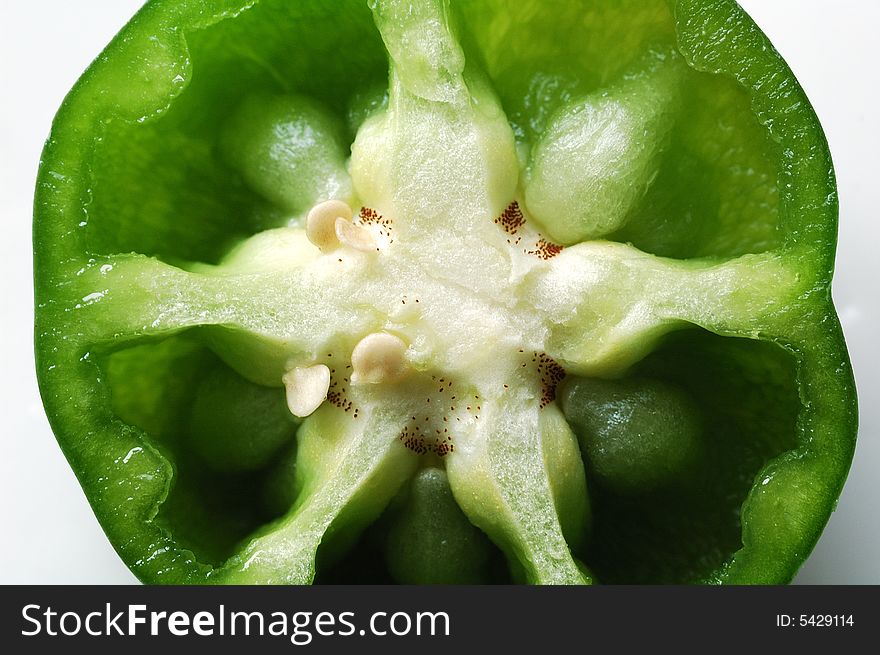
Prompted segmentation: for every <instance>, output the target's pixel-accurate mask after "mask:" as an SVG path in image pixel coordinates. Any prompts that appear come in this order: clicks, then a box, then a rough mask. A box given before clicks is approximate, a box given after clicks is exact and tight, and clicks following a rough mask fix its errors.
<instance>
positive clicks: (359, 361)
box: [351, 332, 410, 384]
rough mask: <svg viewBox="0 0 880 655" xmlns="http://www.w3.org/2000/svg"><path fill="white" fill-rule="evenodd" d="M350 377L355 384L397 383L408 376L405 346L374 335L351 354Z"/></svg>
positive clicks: (397, 340)
mask: <svg viewBox="0 0 880 655" xmlns="http://www.w3.org/2000/svg"><path fill="white" fill-rule="evenodd" d="M351 366H352V370H353V373H352V376H351V381H352V382H353V383H355V384H357V383H366V384H380V383H382V382H396V381H398V380H400V379H402V378H403V377H405V376H406V374H407V373H408V372H409V369H410V367H409V362H408V361H407V359H406V344H405V343H404V342H403V339H401V338H400V337H397V336H394V335H393V334H388V333H387V332H375V333H373V334H369V335H367V336H365V337H364V338H363V339H361V340H360V342H359V343H358V345H356V346H355V347H354V351H353V352H352V353H351Z"/></svg>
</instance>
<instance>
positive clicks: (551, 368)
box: [532, 353, 565, 409]
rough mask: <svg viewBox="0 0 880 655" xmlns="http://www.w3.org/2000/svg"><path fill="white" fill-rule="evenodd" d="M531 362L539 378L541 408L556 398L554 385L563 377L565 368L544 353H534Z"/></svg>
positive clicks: (557, 384)
mask: <svg viewBox="0 0 880 655" xmlns="http://www.w3.org/2000/svg"><path fill="white" fill-rule="evenodd" d="M532 362H533V363H534V364H535V366H536V367H537V369H538V375H539V376H540V378H541V404H540V406H541V409H544V408H545V407H546V406H547V405H549V404H550V403H552V402H553V401H554V400H556V387H557V386H559V383H560V382H562V379H563V378H564V377H565V369H564V368H562V366H560V365H559V363H558V362H557V361H556V360H555V359H553V358H552V357H550V356H549V355H547V354H546V353H534V354H533V355H532Z"/></svg>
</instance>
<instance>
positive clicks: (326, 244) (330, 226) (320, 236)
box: [306, 200, 351, 252]
mask: <svg viewBox="0 0 880 655" xmlns="http://www.w3.org/2000/svg"><path fill="white" fill-rule="evenodd" d="M337 220H343V221H346V222H348V223H349V224H350V223H351V207H349V206H348V205H347V204H345V203H344V202H342V201H341V200H327V201H325V202H322V203H319V204H317V205H315V206H314V207H312V209H311V211H310V212H309V214H308V216H306V236H307V237H308V239H309V241H311V242H312V243H314V244H315V245H316V246H318V249H319V250H320V251H321V252H327V251H328V250H333V249H334V248H336V247H337V246H338V245H339V239H338V238H337V236H336V221H337Z"/></svg>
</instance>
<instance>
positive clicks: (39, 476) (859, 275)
mask: <svg viewBox="0 0 880 655" xmlns="http://www.w3.org/2000/svg"><path fill="white" fill-rule="evenodd" d="M328 1H330V0H328ZM140 4H141V3H140V1H139V0H31V1H29V2H21V1H16V2H13V1H12V0H2V2H0V93H2V96H0V97H2V100H0V208H2V213H0V219H2V220H0V267H2V270H0V284H2V296H0V298H2V305H0V312H2V320H0V356H2V358H0V362H2V369H0V371H2V373H0V399H2V403H3V405H2V417H3V421H2V424H0V436H2V449H0V533H2V538H0V562H2V563H3V564H2V567H0V583H19V584H37V583H131V582H135V579H134V577H133V576H132V575H131V574H130V573H129V572H128V570H127V569H126V568H125V566H124V565H123V564H122V563H121V562H120V560H119V559H118V558H117V556H116V554H115V553H114V552H113V550H112V548H111V547H110V545H109V543H108V542H107V540H106V538H105V537H104V535H103V533H102V532H101V529H100V528H99V526H98V524H97V522H96V521H95V518H94V517H93V515H92V512H91V509H90V508H89V506H88V504H87V503H86V500H85V497H84V495H83V493H82V491H81V490H80V488H79V485H78V484H77V482H76V479H75V478H74V476H73V473H72V472H71V470H70V468H69V466H68V465H67V462H66V461H65V459H64V457H63V456H62V454H61V451H60V450H59V449H58V446H57V444H56V442H55V439H54V437H53V436H52V432H51V431H50V429H49V426H48V423H47V422H46V418H45V416H44V414H43V410H42V405H41V403H40V399H39V394H38V392H37V385H36V378H35V374H34V367H33V356H32V349H33V346H32V322H31V317H32V315H33V309H32V287H31V254H30V248H31V246H30V230H31V203H32V197H33V187H34V179H35V174H36V170H37V162H38V161H39V154H40V150H41V148H42V143H43V140H44V139H45V138H46V136H47V134H48V131H49V125H50V123H51V120H52V116H53V115H54V113H55V110H56V109H57V107H58V105H59V104H60V103H61V100H62V98H63V97H64V95H65V93H66V92H67V90H68V89H69V88H70V87H71V86H72V85H73V83H74V82H75V81H76V79H77V78H78V77H79V75H80V73H81V72H82V71H83V70H84V69H85V68H86V66H87V65H88V64H89V62H90V61H91V60H92V59H93V58H94V57H95V56H97V54H98V53H99V52H100V50H101V49H102V48H103V46H104V45H105V44H106V43H107V42H108V41H109V40H110V38H112V36H113V35H114V34H115V32H116V31H117V30H118V29H119V28H120V27H121V26H122V25H123V24H124V23H125V22H126V21H127V20H128V18H129V17H130V16H131V15H132V14H133V13H134V12H135V11H136V10H137V8H138V7H139V6H140ZM741 4H742V5H743V6H744V7H745V8H746V9H747V11H749V13H751V14H752V16H753V17H754V18H755V20H756V22H757V23H758V24H759V25H761V27H762V28H763V29H764V31H765V32H766V33H767V34H768V35H769V37H770V39H771V41H773V43H774V44H775V45H776V47H777V49H778V50H779V51H780V52H781V53H782V55H783V57H785V59H786V60H787V61H788V63H789V65H790V66H791V67H792V69H793V70H794V71H795V74H796V75H797V77H798V79H799V80H800V82H801V84H802V85H803V86H804V88H805V89H806V91H807V95H808V96H809V97H810V100H811V101H812V103H813V105H814V107H815V109H816V112H817V113H818V115H819V118H820V119H821V121H822V123H823V125H824V127H825V130H826V133H827V136H828V141H829V143H830V145H831V151H832V154H833V156H834V162H835V166H836V170H837V175H838V183H839V188H840V213H841V222H840V245H839V251H838V267H837V275H836V278H835V283H834V293H835V298H836V302H837V306H838V310H839V312H840V316H841V320H842V322H843V325H844V330H845V331H846V335H847V341H848V344H849V348H850V354H851V357H852V359H853V365H854V367H855V373H856V379H857V383H858V386H859V395H860V400H861V430H860V440H859V445H858V449H857V452H856V457H855V463H854V465H853V469H852V472H851V475H850V479H849V481H848V483H847V487H846V489H845V490H844V493H843V496H842V497H841V500H840V504H839V507H838V510H837V512H836V513H835V514H834V516H833V517H832V519H831V522H830V524H829V526H828V529H827V530H826V532H825V534H824V535H823V537H822V539H821V541H820V542H819V545H818V546H817V548H816V550H815V551H814V553H813V555H812V557H811V558H810V559H809V561H808V562H807V563H806V564H805V566H804V568H803V569H802V571H801V573H800V574H799V576H798V578H797V581H798V582H802V583H823V584H824V583H838V584H859V583H875V584H876V583H880V521H878V519H877V517H876V513H875V509H876V505H875V502H876V499H877V498H880V440H878V436H877V433H878V428H880V402H878V401H880V394H878V390H880V378H878V371H877V367H878V364H880V358H878V353H877V345H876V340H877V338H878V320H880V302H878V297H880V293H878V287H880V280H878V277H880V265H878V261H880V253H878V250H880V243H878V241H880V239H878V237H880V229H878V227H877V221H878V219H880V216H878V212H877V201H876V198H877V186H878V182H877V179H876V175H877V173H876V171H877V170H878V164H877V161H878V156H880V139H878V131H877V123H876V115H877V108H878V104H880V95H878V90H877V89H878V74H877V69H876V66H877V63H878V60H877V56H876V38H877V37H876V34H875V29H876V26H877V25H878V24H880V3H877V2H874V1H873V0H864V1H859V0H846V1H839V2H831V1H830V0H741Z"/></svg>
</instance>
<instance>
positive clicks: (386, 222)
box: [357, 207, 394, 245]
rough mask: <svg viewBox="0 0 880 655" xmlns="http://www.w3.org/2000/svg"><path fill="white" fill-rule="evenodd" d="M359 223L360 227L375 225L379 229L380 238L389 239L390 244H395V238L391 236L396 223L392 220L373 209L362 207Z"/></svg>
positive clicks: (359, 213)
mask: <svg viewBox="0 0 880 655" xmlns="http://www.w3.org/2000/svg"><path fill="white" fill-rule="evenodd" d="M357 222H358V223H359V224H360V225H375V226H377V227H378V228H379V236H383V237H385V238H386V239H388V244H389V245H391V244H392V243H394V238H393V237H392V236H391V228H392V226H393V225H394V221H392V220H391V219H390V218H385V217H383V216H382V214H380V213H379V212H377V211H376V210H375V209H373V208H372V207H361V209H360V211H359V212H358V220H357Z"/></svg>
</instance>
